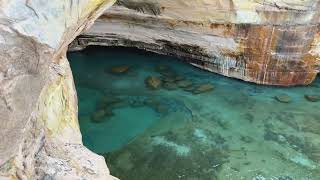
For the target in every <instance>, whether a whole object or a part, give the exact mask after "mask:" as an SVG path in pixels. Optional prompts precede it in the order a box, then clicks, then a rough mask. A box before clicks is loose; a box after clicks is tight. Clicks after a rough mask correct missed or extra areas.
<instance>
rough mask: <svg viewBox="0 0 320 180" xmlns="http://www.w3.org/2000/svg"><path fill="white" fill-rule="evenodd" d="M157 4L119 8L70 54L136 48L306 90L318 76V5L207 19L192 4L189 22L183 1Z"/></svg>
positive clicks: (79, 40)
mask: <svg viewBox="0 0 320 180" xmlns="http://www.w3.org/2000/svg"><path fill="white" fill-rule="evenodd" d="M126 2H127V3H128V2H132V1H126ZM138 2H140V3H142V2H144V1H138ZM156 2H157V5H154V6H155V7H159V9H158V10H154V8H155V7H154V6H152V8H153V9H151V10H150V9H149V11H148V10H146V8H151V7H150V5H148V6H146V7H144V8H145V9H143V10H139V9H134V8H133V7H132V6H133V5H128V4H123V3H122V4H121V3H118V5H117V6H113V7H112V8H111V9H110V10H108V11H107V12H105V13H104V14H103V15H102V16H101V17H100V18H99V19H98V20H97V21H96V22H95V24H94V25H93V27H92V28H91V29H89V30H88V31H86V32H85V33H83V34H82V35H80V36H79V37H78V38H77V39H76V40H75V41H74V42H73V43H72V45H71V46H70V47H71V48H70V50H81V49H83V48H85V47H86V46H89V45H101V46H126V47H137V48H139V49H144V50H147V51H152V52H156V53H159V54H165V55H171V56H177V57H179V58H181V59H183V60H185V61H186V62H188V63H190V64H192V65H195V66H197V67H200V68H202V69H206V70H208V71H212V72H215V73H218V74H222V75H224V76H228V77H233V78H237V79H241V80H244V81H249V82H254V83H257V84H265V85H280V86H294V85H307V84H310V83H311V82H312V81H313V80H314V78H315V77H316V75H317V73H318V71H319V54H320V51H319V40H320V33H319V21H318V19H319V13H317V12H316V11H313V10H312V9H313V8H317V7H319V4H317V3H314V4H312V6H311V7H308V8H309V9H308V10H306V9H304V10H295V9H294V8H293V9H290V8H287V9H286V8H284V9H282V8H281V7H274V6H271V5H270V4H267V3H266V4H262V5H261V4H259V5H257V4H254V3H253V4H251V6H254V8H252V9H246V7H239V8H240V10H241V8H244V9H245V10H246V11H244V12H243V13H245V15H243V14H242V15H241V13H240V10H239V9H238V10H237V11H236V10H235V9H232V6H231V5H228V4H226V6H225V7H212V8H215V9H216V10H217V12H219V11H222V12H224V13H226V12H228V13H230V14H229V16H223V17H222V18H221V17H219V18H218V17H215V16H213V17H210V18H211V19H210V18H209V19H208V15H207V13H208V14H210V13H211V12H210V13H209V12H208V11H207V10H202V9H201V7H202V6H203V4H201V3H199V4H197V6H198V7H199V9H197V8H198V7H197V8H194V9H192V7H191V5H193V4H192V3H190V4H188V3H186V4H185V5H184V6H185V7H184V8H186V9H188V10H189V9H190V13H191V14H192V13H197V14H195V16H192V17H190V15H189V14H186V12H181V11H178V10H176V8H177V9H178V7H174V6H176V4H175V3H177V2H179V0H177V2H171V3H170V2H166V1H163V0H158V1H156ZM166 6H170V9H167V8H166ZM130 8H131V9H130ZM233 8H235V7H233ZM305 8H307V7H305ZM258 9H259V11H258ZM175 10H176V11H178V12H175ZM179 10H180V9H179ZM218 10H219V11H218ZM193 11H195V12H193ZM202 11H203V12H202ZM251 11H254V12H256V11H257V12H259V13H258V14H254V15H253V16H252V19H250V20H249V21H248V19H243V18H241V17H242V16H247V15H250V13H252V12H251ZM152 12H158V13H156V14H154V13H152ZM241 12H242V11H241ZM179 13H180V14H179ZM302 17H304V18H305V19H304V20H303V21H302V20H301V18H302ZM307 17H308V18H307ZM310 17H311V18H310Z"/></svg>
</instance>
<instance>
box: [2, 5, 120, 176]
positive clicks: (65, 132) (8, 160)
mask: <svg viewBox="0 0 320 180" xmlns="http://www.w3.org/2000/svg"><path fill="white" fill-rule="evenodd" d="M113 3H114V0H77V1H74V0H64V1H61V0H50V1H42V0H32V1H30V0H27V1H23V0H0V129H1V131H0V139H1V140H0V179H115V178H114V177H112V176H111V175H110V174H109V171H108V168H107V166H106V164H105V161H104V158H103V157H101V156H98V155H96V154H94V153H92V152H91V151H89V150H88V149H87V148H85V147H84V146H83V145H82V141H81V133H80V131H79V125H78V120H77V97H76V91H75V88H74V84H73V78H72V73H71V70H70V67H69V63H68V61H67V59H66V51H67V48H68V44H69V43H70V42H72V41H73V39H74V38H75V37H76V36H77V35H78V34H79V33H81V31H83V30H84V29H86V28H88V27H89V26H90V25H91V24H92V23H93V21H94V20H95V19H96V18H97V17H98V16H99V15H100V14H101V13H102V12H103V11H104V10H105V9H106V8H107V7H109V6H111V5H112V4H113Z"/></svg>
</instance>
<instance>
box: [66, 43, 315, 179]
mask: <svg viewBox="0 0 320 180" xmlns="http://www.w3.org/2000/svg"><path fill="white" fill-rule="evenodd" d="M69 59H70V63H71V67H72V70H73V73H74V78H75V82H76V88H77V92H78V98H79V122H80V127H81V132H82V135H83V142H84V144H85V145H86V146H87V147H88V148H89V149H91V150H92V151H94V152H96V153H98V154H101V155H103V156H105V158H106V161H107V163H108V166H109V168H110V171H111V173H112V174H113V175H115V176H117V177H120V178H121V179H125V180H127V179H128V180H144V179H145V180H151V179H152V180H157V179H159V180H160V179H161V180H162V179H168V180H171V179H174V180H175V179H187V180H198V179H199V180H206V179H208V180H209V179H222V180H224V179H235V180H238V179H255V180H262V179H274V180H291V179H292V180H293V179H320V166H319V165H320V112H319V107H320V101H319V102H318V100H319V95H320V79H318V80H317V81H316V82H314V83H313V84H312V85H310V86H308V87H295V88H279V87H266V86H258V85H254V84H249V83H245V82H242V81H237V80H233V79H229V78H225V77H222V76H219V75H216V74H212V73H209V72H205V71H202V70H199V69H197V68H194V67H192V66H190V65H188V64H185V63H182V62H179V61H178V60H177V59H175V58H172V57H167V56H161V55H156V54H152V53H146V52H143V51H138V50H132V49H125V48H99V47H91V48H88V49H87V50H85V51H83V52H76V53H70V54H69Z"/></svg>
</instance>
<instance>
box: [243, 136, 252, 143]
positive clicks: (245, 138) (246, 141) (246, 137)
mask: <svg viewBox="0 0 320 180" xmlns="http://www.w3.org/2000/svg"><path fill="white" fill-rule="evenodd" d="M240 140H241V141H243V142H245V143H252V142H253V138H252V137H250V136H240Z"/></svg>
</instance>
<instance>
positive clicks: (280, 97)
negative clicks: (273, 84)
mask: <svg viewBox="0 0 320 180" xmlns="http://www.w3.org/2000/svg"><path fill="white" fill-rule="evenodd" d="M274 98H275V99H276V100H277V101H279V102H281V103H290V102H291V97H290V96H288V95H286V94H280V95H277V96H275V97H274Z"/></svg>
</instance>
